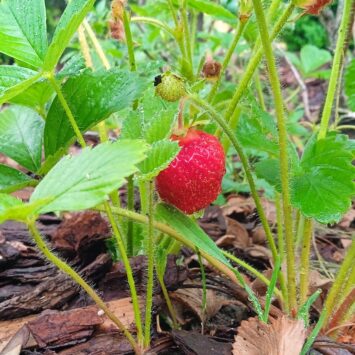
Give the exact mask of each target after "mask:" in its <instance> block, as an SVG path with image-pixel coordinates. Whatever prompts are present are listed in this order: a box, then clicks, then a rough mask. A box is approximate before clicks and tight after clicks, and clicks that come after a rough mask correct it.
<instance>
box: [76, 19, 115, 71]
mask: <svg viewBox="0 0 355 355" xmlns="http://www.w3.org/2000/svg"><path fill="white" fill-rule="evenodd" d="M83 26H84V28H85V30H86V32H87V33H88V35H89V37H90V39H91V42H92V44H93V45H94V48H95V51H96V53H97V55H98V56H99V58H100V60H101V62H102V64H103V66H104V67H105V68H106V69H107V70H108V69H110V68H111V65H110V62H109V61H108V59H107V57H106V54H105V52H104V51H103V49H102V47H101V44H100V42H99V40H98V39H97V37H96V35H95V32H94V31H93V30H92V28H91V26H90V24H89V22H88V21H87V20H86V19H85V20H84V21H83Z"/></svg>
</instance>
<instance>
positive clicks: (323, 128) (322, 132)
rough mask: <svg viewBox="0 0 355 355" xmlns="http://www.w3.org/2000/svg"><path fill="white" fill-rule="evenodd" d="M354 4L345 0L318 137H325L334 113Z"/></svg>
mask: <svg viewBox="0 0 355 355" xmlns="http://www.w3.org/2000/svg"><path fill="white" fill-rule="evenodd" d="M352 5H353V0H345V2H344V9H343V17H342V20H341V23H340V27H339V31H338V40H337V45H336V48H335V54H334V58H333V64H332V71H331V74H330V80H329V86H328V91H327V97H326V99H325V103H324V108H323V113H322V118H321V123H320V129H319V133H318V139H322V138H325V136H326V134H327V130H328V125H329V120H330V116H331V114H332V107H333V102H334V97H335V93H336V88H337V83H338V80H339V74H340V69H341V63H342V59H343V57H344V55H345V48H344V47H345V42H346V35H347V29H348V26H349V22H350V18H351V12H352V11H351V8H352Z"/></svg>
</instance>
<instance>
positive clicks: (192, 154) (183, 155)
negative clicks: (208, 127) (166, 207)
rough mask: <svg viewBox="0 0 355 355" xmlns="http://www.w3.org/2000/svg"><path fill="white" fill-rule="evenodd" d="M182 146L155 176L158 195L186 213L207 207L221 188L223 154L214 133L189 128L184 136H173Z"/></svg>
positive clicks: (223, 164)
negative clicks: (166, 165) (165, 166)
mask: <svg viewBox="0 0 355 355" xmlns="http://www.w3.org/2000/svg"><path fill="white" fill-rule="evenodd" d="M171 139H172V140H176V141H178V142H179V146H180V147H181V150H180V152H179V154H178V155H177V156H176V158H175V159H174V160H173V161H172V162H171V164H170V165H169V166H168V167H167V168H166V169H165V170H163V171H161V172H160V174H159V175H158V176H157V178H156V187H157V190H158V193H159V196H160V197H161V199H162V200H163V201H165V202H167V203H169V204H171V205H173V206H175V207H177V208H178V209H179V210H181V211H182V212H184V213H186V214H192V213H194V212H197V211H199V210H201V209H203V208H206V207H207V206H209V205H210V203H211V202H213V201H214V200H215V199H216V198H217V196H218V194H219V193H220V192H221V184H222V179H223V176H224V174H225V172H226V168H225V154H224V150H223V147H222V145H221V143H220V142H219V141H218V139H217V138H216V137H215V136H212V135H210V134H207V133H205V132H202V131H198V130H194V129H191V128H190V129H189V131H188V132H187V134H186V136H184V137H179V136H172V137H171Z"/></svg>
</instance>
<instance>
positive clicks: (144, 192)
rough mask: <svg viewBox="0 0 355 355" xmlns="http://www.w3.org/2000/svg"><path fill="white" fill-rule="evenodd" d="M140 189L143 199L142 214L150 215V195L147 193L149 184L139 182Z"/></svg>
mask: <svg viewBox="0 0 355 355" xmlns="http://www.w3.org/2000/svg"><path fill="white" fill-rule="evenodd" d="M138 188H139V196H140V199H141V212H142V213H143V214H147V213H148V199H147V196H148V193H147V183H146V181H139V182H138Z"/></svg>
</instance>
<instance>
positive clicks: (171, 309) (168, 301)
mask: <svg viewBox="0 0 355 355" xmlns="http://www.w3.org/2000/svg"><path fill="white" fill-rule="evenodd" d="M157 276H158V280H159V284H160V287H161V290H162V292H163V296H164V299H165V302H166V306H167V307H168V310H169V313H170V315H171V318H172V319H173V326H174V328H175V329H177V328H178V326H179V323H178V321H177V318H176V313H175V309H174V307H173V304H172V303H171V299H170V296H169V292H168V290H167V288H166V286H165V283H164V277H162V276H161V275H159V273H158V272H157Z"/></svg>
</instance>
